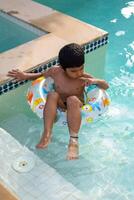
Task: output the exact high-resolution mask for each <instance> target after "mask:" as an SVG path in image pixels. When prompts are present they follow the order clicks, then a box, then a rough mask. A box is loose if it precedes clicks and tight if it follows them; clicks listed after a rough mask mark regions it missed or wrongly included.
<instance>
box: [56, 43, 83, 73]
mask: <svg viewBox="0 0 134 200" xmlns="http://www.w3.org/2000/svg"><path fill="white" fill-rule="evenodd" d="M59 63H60V65H61V67H62V68H63V69H64V70H65V71H66V69H67V68H79V67H81V66H83V64H84V50H83V48H82V47H81V46H80V45H78V44H75V43H71V44H68V45H66V46H64V47H63V48H62V49H61V50H60V52H59Z"/></svg>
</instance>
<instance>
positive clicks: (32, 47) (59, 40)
mask: <svg viewBox="0 0 134 200" xmlns="http://www.w3.org/2000/svg"><path fill="white" fill-rule="evenodd" d="M9 1H10V0H6V1H4V0H1V2H0V9H1V10H2V11H3V13H5V14H6V15H8V16H11V17H12V18H14V19H15V20H20V21H22V22H25V23H26V26H27V25H28V24H30V25H31V26H33V27H36V28H37V29H38V28H39V30H41V31H46V32H48V34H46V35H42V36H40V37H39V38H37V39H35V40H32V41H30V42H27V43H25V44H23V45H20V46H18V47H16V48H13V49H11V50H8V51H6V52H4V53H1V54H0V65H1V67H0V68H1V71H0V85H1V87H0V94H3V93H5V92H7V91H9V90H7V88H8V85H10V86H11V85H14V84H13V83H12V79H11V78H9V77H7V72H8V71H9V70H11V69H13V68H19V69H20V70H22V71H30V72H31V71H34V72H36V71H40V70H45V69H46V65H49V66H50V65H55V64H58V61H57V55H58V52H59V49H60V48H61V47H63V46H64V45H65V44H68V43H71V42H76V43H78V44H80V45H82V46H83V47H84V49H85V53H90V52H91V51H94V50H95V49H97V48H99V47H101V46H102V45H105V44H107V42H108V33H107V32H106V31H104V30H102V29H99V28H97V27H94V26H92V25H89V24H86V23H84V22H82V21H80V20H78V19H75V18H73V17H71V16H68V15H65V14H63V13H61V12H58V11H56V10H54V9H51V8H49V7H47V6H43V5H41V4H39V3H36V2H33V1H30V0H29V1H26V0H24V1H21V0H14V1H13V3H12V4H10V3H9ZM29 7H31V9H30V13H29ZM37 9H38V12H35V11H36V10H37ZM52 63H53V64H52ZM44 66H45V67H44ZM44 68H45V69H44ZM23 83H25V82H21V84H23ZM15 84H17V85H20V84H19V83H18V82H17V83H15ZM16 87H17V86H16ZM11 89H12V87H11Z"/></svg>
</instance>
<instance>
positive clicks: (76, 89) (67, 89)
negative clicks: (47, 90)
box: [55, 76, 83, 96]
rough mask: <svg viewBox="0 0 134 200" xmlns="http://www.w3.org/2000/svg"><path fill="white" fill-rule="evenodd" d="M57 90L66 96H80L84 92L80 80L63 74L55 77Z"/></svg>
mask: <svg viewBox="0 0 134 200" xmlns="http://www.w3.org/2000/svg"><path fill="white" fill-rule="evenodd" d="M55 90H56V91H57V92H58V93H59V94H61V95H64V96H70V95H77V96H80V95H81V94H82V92H83V87H82V86H81V83H80V81H79V80H75V79H74V80H72V79H68V78H67V77H64V76H61V77H56V78H55Z"/></svg>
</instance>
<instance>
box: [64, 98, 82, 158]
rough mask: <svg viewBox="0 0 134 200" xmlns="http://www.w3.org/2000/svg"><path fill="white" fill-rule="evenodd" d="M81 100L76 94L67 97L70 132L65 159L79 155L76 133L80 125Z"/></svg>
mask: <svg viewBox="0 0 134 200" xmlns="http://www.w3.org/2000/svg"><path fill="white" fill-rule="evenodd" d="M81 106H82V103H81V101H80V100H79V99H78V98H77V97H76V96H70V97H68V98H67V122H68V127H69V133H70V141H69V145H68V153H67V159H68V160H73V159H77V158H78V157H79V144H78V133H79V129H80V125H81V109H80V108H81Z"/></svg>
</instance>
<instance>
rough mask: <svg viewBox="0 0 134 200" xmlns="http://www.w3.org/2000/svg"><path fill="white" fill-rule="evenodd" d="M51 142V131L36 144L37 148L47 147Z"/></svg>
mask: <svg viewBox="0 0 134 200" xmlns="http://www.w3.org/2000/svg"><path fill="white" fill-rule="evenodd" d="M50 142H51V133H49V134H43V136H42V138H41V140H40V142H39V143H38V144H37V145H36V148H38V149H44V148H47V146H48V145H49V143H50Z"/></svg>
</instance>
